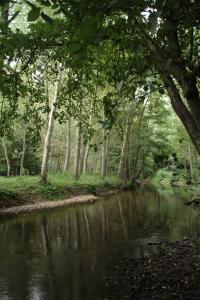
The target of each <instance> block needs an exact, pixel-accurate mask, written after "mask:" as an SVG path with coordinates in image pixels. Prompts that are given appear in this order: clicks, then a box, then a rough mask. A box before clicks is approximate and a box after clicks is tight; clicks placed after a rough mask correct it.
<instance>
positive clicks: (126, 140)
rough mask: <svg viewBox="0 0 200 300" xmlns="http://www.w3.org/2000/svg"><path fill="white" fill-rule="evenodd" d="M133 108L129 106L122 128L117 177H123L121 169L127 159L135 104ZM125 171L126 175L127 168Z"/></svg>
mask: <svg viewBox="0 0 200 300" xmlns="http://www.w3.org/2000/svg"><path fill="white" fill-rule="evenodd" d="M133 109H134V105H132V106H131V108H130V110H129V112H128V117H127V121H126V126H125V130H124V137H123V143H122V149H121V155H120V161H119V167H118V172H117V176H118V177H123V169H124V166H125V162H126V160H127V159H128V152H129V135H130V129H131V125H132V121H133V118H134V115H135V113H136V110H137V106H136V108H135V110H133ZM126 169H127V166H126ZM125 173H126V175H127V170H125ZM126 177H127V176H126Z"/></svg>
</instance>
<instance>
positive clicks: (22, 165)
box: [19, 125, 26, 176]
mask: <svg viewBox="0 0 200 300" xmlns="http://www.w3.org/2000/svg"><path fill="white" fill-rule="evenodd" d="M25 155H26V125H25V128H24V134H23V145H22V155H21V161H20V173H19V174H20V176H22V175H23V172H24V160H25Z"/></svg>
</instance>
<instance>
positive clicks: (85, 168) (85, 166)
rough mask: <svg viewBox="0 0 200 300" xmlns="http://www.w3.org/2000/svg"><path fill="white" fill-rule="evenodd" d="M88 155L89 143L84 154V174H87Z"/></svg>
mask: <svg viewBox="0 0 200 300" xmlns="http://www.w3.org/2000/svg"><path fill="white" fill-rule="evenodd" d="M88 155H89V143H87V145H86V148H85V154H84V159H83V175H85V174H86V171H87V161H88Z"/></svg>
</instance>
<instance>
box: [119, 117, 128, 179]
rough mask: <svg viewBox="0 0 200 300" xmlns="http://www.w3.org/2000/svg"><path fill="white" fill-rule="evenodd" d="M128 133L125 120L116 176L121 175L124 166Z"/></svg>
mask: <svg viewBox="0 0 200 300" xmlns="http://www.w3.org/2000/svg"><path fill="white" fill-rule="evenodd" d="M128 135H129V124H128V122H127V123H126V128H125V132H124V139H123V144H122V150H121V155H120V161H119V167H118V172H117V176H118V177H121V176H122V171H123V166H124V160H125V156H126V154H127V150H128V149H127V145H128Z"/></svg>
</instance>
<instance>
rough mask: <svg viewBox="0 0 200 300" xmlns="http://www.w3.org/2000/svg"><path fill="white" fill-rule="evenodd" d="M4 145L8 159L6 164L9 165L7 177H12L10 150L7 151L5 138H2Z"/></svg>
mask: <svg viewBox="0 0 200 300" xmlns="http://www.w3.org/2000/svg"><path fill="white" fill-rule="evenodd" d="M2 144H3V148H4V153H5V158H6V164H7V177H10V170H11V163H10V158H9V156H8V150H7V145H6V141H5V138H2Z"/></svg>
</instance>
